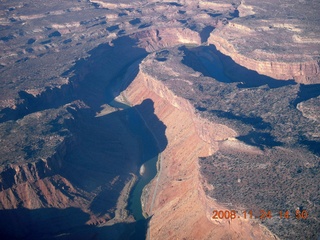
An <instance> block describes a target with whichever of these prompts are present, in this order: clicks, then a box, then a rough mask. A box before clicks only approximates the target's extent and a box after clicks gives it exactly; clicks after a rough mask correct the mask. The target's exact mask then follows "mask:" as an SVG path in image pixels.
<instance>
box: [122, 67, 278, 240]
mask: <svg viewBox="0 0 320 240" xmlns="http://www.w3.org/2000/svg"><path fill="white" fill-rule="evenodd" d="M142 64H143V63H142ZM142 64H141V65H142ZM141 65H140V70H139V73H138V75H137V77H136V78H135V79H134V81H133V82H132V83H131V85H130V86H129V87H128V89H127V90H126V91H125V97H126V98H127V99H128V100H129V101H130V102H131V103H132V104H134V105H135V104H140V103H141V102H142V101H143V100H144V99H151V100H152V101H153V103H154V109H155V114H156V115H157V116H158V118H159V119H160V120H161V121H162V122H163V123H164V124H165V125H166V127H167V128H166V137H167V139H168V145H167V147H166V149H165V150H164V151H163V152H162V153H161V157H160V160H159V163H158V174H157V176H156V178H155V179H154V180H153V181H152V182H151V183H150V184H149V185H148V186H147V187H146V188H145V189H144V194H143V195H144V196H143V206H144V211H145V213H146V215H148V216H152V217H151V220H150V223H149V230H148V239H176V238H179V239H223V238H232V239H233V238H236V237H237V238H239V239H251V238H252V237H253V238H255V239H274V238H275V236H274V235H273V234H271V233H270V232H269V231H268V230H267V229H266V228H264V227H263V226H261V225H259V224H257V223H256V222H249V221H247V220H244V219H241V218H239V219H236V220H234V221H228V220H217V219H215V220H212V218H211V216H212V210H213V209H218V210H224V209H225V208H224V207H223V206H221V205H219V204H218V203H217V202H215V201H214V200H213V199H211V198H209V197H208V196H206V194H205V188H206V187H208V188H212V187H213V186H209V185H207V184H206V182H205V180H204V179H203V178H202V177H201V175H200V172H199V164H198V158H199V157H201V156H208V155H210V154H213V153H214V152H215V151H217V150H218V142H219V141H223V140H226V139H227V138H229V137H234V136H236V135H237V133H236V132H235V131H233V130H232V129H230V128H228V127H226V126H223V125H219V124H214V123H210V122H207V121H206V120H204V119H202V118H200V117H199V116H198V115H197V114H195V110H194V108H193V106H192V105H191V104H190V102H189V101H187V100H185V99H183V98H181V97H178V96H177V95H175V94H174V93H173V92H172V91H171V90H170V89H169V88H168V87H167V86H166V84H165V82H161V81H159V80H157V79H155V78H154V77H152V76H150V75H148V74H146V73H145V72H144V71H143V67H142V66H141ZM141 114H142V115H143V112H142V113H141ZM146 123H147V125H148V126H149V128H150V130H151V131H152V132H153V133H154V136H155V137H156V136H157V128H156V127H155V126H153V124H152V122H148V121H146Z"/></svg>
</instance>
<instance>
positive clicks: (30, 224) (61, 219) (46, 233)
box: [0, 208, 149, 240]
mask: <svg viewBox="0 0 320 240" xmlns="http://www.w3.org/2000/svg"><path fill="white" fill-rule="evenodd" d="M89 218H90V217H89V215H88V214H87V213H84V212H82V211H81V210H80V209H77V208H66V209H57V208H45V209H35V210H29V209H25V208H23V209H13V210H0V239H2V240H18V239H19V240H21V239H24V240H34V239H37V240H44V239H46V240H50V239H52V240H53V239H56V240H88V239H96V240H98V239H101V240H102V239H103V240H105V239H108V240H116V239H121V240H133V239H134V240H140V239H145V236H146V235H145V234H141V233H142V231H136V230H135V229H138V230H139V229H140V230H141V229H144V228H146V226H147V224H148V222H149V219H147V220H145V221H143V222H142V221H139V222H132V223H117V224H114V225H112V226H101V227H96V226H93V225H91V226H89V225H85V223H86V222H87V221H88V220H89Z"/></svg>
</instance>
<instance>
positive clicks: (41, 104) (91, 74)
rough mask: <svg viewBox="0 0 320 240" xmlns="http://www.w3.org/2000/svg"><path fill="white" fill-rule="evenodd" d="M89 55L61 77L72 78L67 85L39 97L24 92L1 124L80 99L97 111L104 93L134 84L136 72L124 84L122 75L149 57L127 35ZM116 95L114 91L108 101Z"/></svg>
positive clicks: (1, 118) (6, 111)
mask: <svg viewBox="0 0 320 240" xmlns="http://www.w3.org/2000/svg"><path fill="white" fill-rule="evenodd" d="M88 53H89V54H90V56H89V57H88V58H86V59H80V60H78V61H76V63H75V64H74V66H73V67H71V68H70V69H69V70H68V71H66V72H64V73H63V74H62V76H61V77H64V78H67V77H68V78H69V83H68V84H66V85H63V86H61V87H56V88H52V89H51V88H46V90H45V91H43V92H42V93H41V94H40V95H37V96H33V95H32V94H29V93H27V92H25V91H21V92H20V93H19V102H20V103H18V104H17V106H16V107H15V108H14V109H13V108H4V109H3V110H1V111H0V123H2V122H5V121H9V120H18V119H21V118H23V117H24V116H26V115H28V114H30V113H34V112H37V111H42V110H46V109H50V108H58V107H60V106H62V105H65V104H67V103H69V102H71V101H74V100H78V99H80V100H82V101H84V102H85V103H86V104H88V105H89V106H90V107H91V108H93V109H95V110H97V109H98V108H99V107H100V106H101V105H102V104H103V103H105V100H106V99H105V91H106V90H107V89H110V87H111V85H113V86H114V87H115V89H118V90H120V91H122V90H124V89H125V88H126V87H127V86H128V85H129V84H130V83H131V81H132V80H133V79H134V77H135V75H134V73H133V74H131V75H130V77H129V78H127V79H126V81H125V82H122V83H119V82H117V81H121V79H119V76H123V75H124V74H125V72H126V70H127V68H128V67H129V66H130V65H132V64H134V63H135V62H136V65H137V64H138V63H139V61H141V59H142V58H143V57H145V56H146V55H147V52H146V51H145V49H142V48H139V47H137V41H136V40H134V39H132V38H130V37H128V36H124V37H121V38H118V39H116V40H114V41H113V43H112V45H110V44H101V45H99V46H98V47H96V48H95V49H93V50H91V51H90V52H88ZM115 83H117V85H116V86H115ZM110 84H111V85H110ZM113 91H114V90H113ZM114 95H115V94H114V93H113V92H112V94H110V96H109V98H110V99H111V98H112V97H114ZM110 99H109V100H110Z"/></svg>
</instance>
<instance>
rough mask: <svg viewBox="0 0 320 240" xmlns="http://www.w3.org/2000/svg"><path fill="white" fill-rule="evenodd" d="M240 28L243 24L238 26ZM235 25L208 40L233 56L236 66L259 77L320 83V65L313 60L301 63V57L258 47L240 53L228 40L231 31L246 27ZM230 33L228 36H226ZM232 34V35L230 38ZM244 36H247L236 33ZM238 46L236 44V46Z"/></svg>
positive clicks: (227, 27)
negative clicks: (255, 72) (270, 51)
mask: <svg viewBox="0 0 320 240" xmlns="http://www.w3.org/2000/svg"><path fill="white" fill-rule="evenodd" d="M239 26H241V25H239ZM239 26H237V25H236V24H229V25H228V26H226V27H225V28H224V29H222V30H219V31H217V32H215V33H212V34H211V35H210V37H209V39H208V43H209V44H214V45H215V46H216V48H217V49H218V50H219V51H220V52H222V53H223V54H225V55H227V56H230V57H231V58H232V59H233V60H234V61H235V62H236V63H238V64H240V65H241V66H243V67H246V68H248V69H251V70H254V71H257V72H258V73H260V74H263V75H266V76H269V77H272V78H275V79H281V80H290V79H294V80H295V81H296V82H298V83H303V84H315V83H320V65H319V61H317V60H315V59H312V58H311V57H310V59H309V60H302V61H300V60H301V55H290V54H289V55H286V54H281V53H280V52H279V53H277V52H273V53H268V52H266V51H263V50H261V49H259V47H257V48H256V49H254V50H252V52H249V53H240V52H239V50H238V49H237V45H238V44H237V43H233V42H232V41H228V39H229V37H230V35H232V34H230V32H235V31H234V29H235V28H237V30H236V31H239V29H241V31H245V32H246V33H245V34H246V35H247V33H248V32H250V31H247V30H246V27H245V26H243V27H239ZM226 32H227V33H228V36H225V35H224V33H226ZM229 34H230V35H229ZM234 34H236V35H240V36H241V35H244V33H234ZM234 44H235V45H234Z"/></svg>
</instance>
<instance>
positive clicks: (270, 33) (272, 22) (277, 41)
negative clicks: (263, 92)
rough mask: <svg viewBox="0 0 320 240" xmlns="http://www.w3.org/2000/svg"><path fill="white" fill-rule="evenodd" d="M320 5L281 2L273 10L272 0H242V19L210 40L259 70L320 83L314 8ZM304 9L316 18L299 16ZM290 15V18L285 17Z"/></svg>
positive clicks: (231, 23) (234, 20)
mask: <svg viewBox="0 0 320 240" xmlns="http://www.w3.org/2000/svg"><path fill="white" fill-rule="evenodd" d="M274 4H277V2H276V1H275V2H274ZM318 4H319V3H318V2H317V1H310V2H308V4H306V3H303V2H299V3H297V4H295V5H292V6H291V5H290V4H289V3H282V4H280V6H279V8H278V9H277V10H276V11H274V10H272V9H271V8H270V4H269V3H268V4H267V3H261V2H256V1H251V0H249V1H248V0H247V1H242V2H241V4H240V6H239V7H238V10H239V16H240V18H237V19H233V20H232V21H231V22H229V23H228V24H226V25H225V26H224V27H221V28H219V29H217V30H215V31H214V32H212V33H211V36H210V38H209V40H208V42H209V43H210V44H214V45H215V46H216V47H217V49H218V50H219V51H221V52H222V53H224V54H225V55H228V56H230V57H231V58H232V59H233V60H234V61H235V62H237V63H238V64H240V65H242V66H244V67H246V68H248V69H251V70H255V71H257V72H258V73H261V74H264V75H267V76H270V77H273V78H277V79H282V80H288V79H294V80H295V81H296V82H298V83H303V84H314V83H320V67H319V65H320V64H319V51H320V48H319V40H318V37H317V36H319V32H320V30H319V27H318V25H317V24H315V22H316V21H315V20H314V17H316V16H315V12H314V10H313V9H316V8H318V7H319V5H318ZM289 5H290V7H289ZM288 9H289V10H288ZM288 11H289V12H288ZM301 11H303V12H305V13H306V15H311V16H312V17H311V18H312V19H313V20H312V21H309V20H307V19H304V20H301V19H299V17H298V16H300V14H301ZM288 14H289V15H291V18H290V19H288V18H287V17H286V16H287V15H288ZM316 18H317V17H316ZM298 19H299V20H298ZM310 26H314V27H311V28H310ZM235 36H236V37H235ZM302 52H303V53H302Z"/></svg>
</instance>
